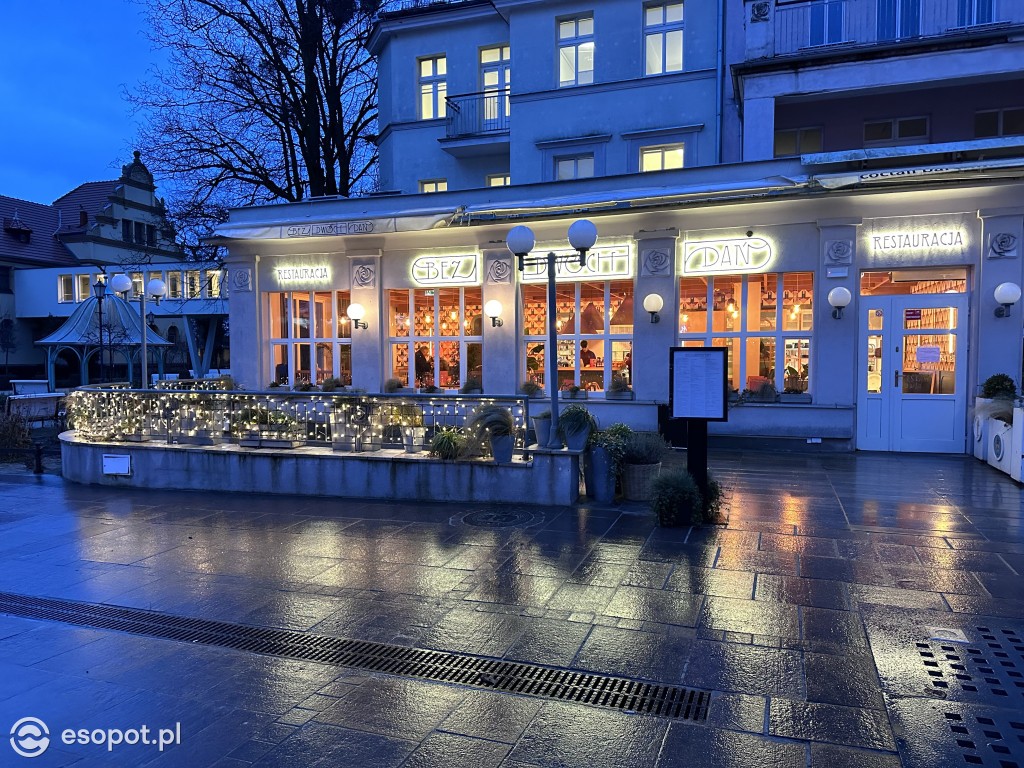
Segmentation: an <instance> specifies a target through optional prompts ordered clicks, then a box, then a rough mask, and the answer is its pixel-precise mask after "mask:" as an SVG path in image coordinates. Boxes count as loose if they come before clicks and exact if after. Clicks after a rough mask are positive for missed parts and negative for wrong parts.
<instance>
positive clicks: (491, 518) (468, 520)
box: [460, 509, 537, 528]
mask: <svg viewBox="0 0 1024 768" xmlns="http://www.w3.org/2000/svg"><path fill="white" fill-rule="evenodd" d="M536 521H537V516H536V515H535V514H534V513H533V512H527V511H526V510H523V509H494V510H490V509H481V510H477V511H476V512H469V513H467V514H465V515H463V516H462V518H461V520H460V522H462V523H464V524H465V525H474V526H476V527H478V528H525V527H526V526H528V525H532V524H533V523H534V522H536Z"/></svg>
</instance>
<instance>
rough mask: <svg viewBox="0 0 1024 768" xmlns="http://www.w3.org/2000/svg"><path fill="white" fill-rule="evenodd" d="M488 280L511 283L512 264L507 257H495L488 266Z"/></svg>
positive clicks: (490, 281)
mask: <svg viewBox="0 0 1024 768" xmlns="http://www.w3.org/2000/svg"><path fill="white" fill-rule="evenodd" d="M487 282H489V283H511V282H512V265H511V264H510V263H509V262H508V261H507V260H505V259H495V260H494V261H492V262H491V263H490V265H489V266H488V267H487Z"/></svg>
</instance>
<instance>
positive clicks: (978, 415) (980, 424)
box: [972, 397, 992, 461]
mask: <svg viewBox="0 0 1024 768" xmlns="http://www.w3.org/2000/svg"><path fill="white" fill-rule="evenodd" d="M991 402H992V399H991V398H988V397H976V398H974V429H973V431H972V436H973V439H974V458H976V459H981V460H982V461H988V443H989V440H991V437H990V435H991V430H990V429H989V423H988V422H989V416H988V407H989V404H990V403H991Z"/></svg>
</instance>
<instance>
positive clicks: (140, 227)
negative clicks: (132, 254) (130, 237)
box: [135, 221, 146, 245]
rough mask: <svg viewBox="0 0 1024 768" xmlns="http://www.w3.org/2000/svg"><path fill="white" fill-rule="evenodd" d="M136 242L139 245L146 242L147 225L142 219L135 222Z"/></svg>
mask: <svg viewBox="0 0 1024 768" xmlns="http://www.w3.org/2000/svg"><path fill="white" fill-rule="evenodd" d="M135 242H136V243H138V244H139V245H142V244H143V243H145V242H146V225H145V224H143V223H142V222H141V221H136V222H135Z"/></svg>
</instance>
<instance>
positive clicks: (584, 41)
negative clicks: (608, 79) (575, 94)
mask: <svg viewBox="0 0 1024 768" xmlns="http://www.w3.org/2000/svg"><path fill="white" fill-rule="evenodd" d="M584 21H589V22H590V32H589V33H585V34H580V31H579V28H580V23H581V22H584ZM570 22H571V23H572V24H573V30H574V33H573V34H572V35H571V36H568V37H562V36H561V27H562V25H563V24H568V23H570ZM587 45H589V46H590V56H591V60H590V69H588V70H586V72H588V73H589V76H588V77H585V78H581V77H580V72H581V70H580V49H581V48H582V47H584V46H587ZM570 49H571V50H572V67H573V77H572V79H571V80H563V79H562V59H563V53H562V52H563V51H568V50H570ZM596 54H597V44H596V36H595V34H594V13H593V11H589V12H586V13H579V14H575V15H572V16H562V17H559V18H557V19H555V78H556V82H557V87H558V88H578V87H579V86H582V85H593V84H594V82H595V77H594V73H595V71H596V69H597V67H596V61H595V60H596Z"/></svg>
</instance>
